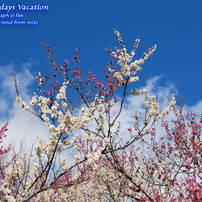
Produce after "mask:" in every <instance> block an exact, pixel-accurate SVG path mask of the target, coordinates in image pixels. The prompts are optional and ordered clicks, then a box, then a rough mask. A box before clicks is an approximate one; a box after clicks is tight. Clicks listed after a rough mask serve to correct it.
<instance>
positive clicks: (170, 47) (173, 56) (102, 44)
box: [0, 0, 202, 105]
mask: <svg viewBox="0 0 202 202" xmlns="http://www.w3.org/2000/svg"><path fill="white" fill-rule="evenodd" d="M3 3H4V4H5V5H17V4H25V5H32V4H41V5H48V6H49V10H48V11H43V12H40V11H19V12H18V13H23V14H24V19H28V20H38V21H39V24H38V25H33V26H31V25H1V26H0V36H1V37H0V41H1V51H0V52H1V55H0V64H1V65H2V66H3V65H6V64H11V63H12V64H13V65H14V67H15V70H16V71H19V70H20V68H21V64H22V63H25V62H27V61H31V63H32V66H31V67H30V68H31V69H30V70H31V71H32V72H33V73H34V74H36V72H37V70H40V71H41V72H43V73H44V74H45V73H49V70H50V66H49V60H48V59H47V57H46V51H45V49H44V46H42V43H46V44H50V45H51V46H52V48H53V49H54V50H55V59H56V62H57V64H58V66H59V65H60V64H62V63H63V61H64V59H67V60H68V61H72V58H73V54H74V50H75V48H78V50H79V59H80V61H81V62H80V66H79V67H80V68H82V69H83V70H84V71H87V70H88V69H91V70H93V72H95V73H97V74H100V73H101V72H102V70H103V69H104V68H105V64H106V63H108V62H109V60H110V56H109V55H108V54H107V53H106V52H105V48H109V47H110V45H111V47H115V46H117V44H116V36H115V34H114V31H113V29H114V28H117V29H118V30H119V31H120V32H121V35H122V37H123V42H124V43H125V45H126V47H127V49H128V50H131V49H132V46H133V45H134V41H135V39H136V38H137V36H140V39H141V43H140V46H139V49H138V51H137V58H139V57H141V56H142V54H143V53H144V52H145V51H146V50H147V48H149V47H151V46H152V45H154V44H157V45H158V47H157V50H156V51H155V53H154V54H153V55H152V56H151V57H150V58H149V60H148V61H146V63H145V64H144V65H143V71H142V72H141V73H140V74H139V76H140V82H139V84H137V85H143V84H144V82H145V81H146V80H147V79H149V78H152V77H154V76H157V75H163V77H162V79H161V81H160V82H164V84H165V82H173V83H174V84H175V85H176V88H177V89H178V92H179V95H181V96H183V97H184V101H185V102H186V103H187V104H190V105H192V104H196V103H197V101H199V100H200V99H201V98H202V94H201V86H202V80H201V74H202V60H201V52H202V51H201V47H202V39H201V36H202V26H201V25H202V1H197V0H194V1H185V0H178V1H174V0H169V1H166V0H164V1H160V0H159V1H157V0H154V1H150V0H141V1H136V0H131V1H129V0H125V1H120V0H116V1H114V0H110V1H109V0H103V1H93V0H86V1H84V0H78V1H70V0H59V1H54V0H52V1H50V0H46V1H45V0H40V1H37V0H26V1H25V0H24V1H20V0H18V1H15V0H13V1H8V0H5V1H1V5H2V4H3ZM11 12H12V11H10V13H11ZM1 13H6V12H5V11H1ZM13 13H16V11H15V12H13ZM9 19H10V18H9ZM0 20H2V19H0ZM4 20H7V19H4ZM19 20H20V18H19Z"/></svg>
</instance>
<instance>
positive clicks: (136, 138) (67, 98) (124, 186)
mask: <svg viewBox="0 0 202 202" xmlns="http://www.w3.org/2000/svg"><path fill="white" fill-rule="evenodd" d="M115 33H116V35H117V42H118V43H119V44H120V47H121V48H120V49H119V48H116V52H113V51H112V50H108V49H106V50H107V52H108V53H109V54H110V55H111V56H112V58H113V59H112V60H111V62H110V64H109V65H107V70H105V71H104V74H105V77H106V81H105V82H102V81H100V80H99V79H98V78H97V77H96V75H94V74H93V73H92V72H91V71H88V77H87V79H85V78H82V74H83V72H82V71H81V70H80V69H79V68H78V63H79V60H78V51H77V50H76V52H75V55H74V59H73V60H74V61H75V67H74V68H69V67H68V62H67V60H65V61H64V64H63V65H61V67H58V66H57V65H56V63H55V61H54V58H53V54H54V51H53V50H51V48H50V46H49V45H45V47H46V50H47V51H48V57H50V64H51V65H52V66H53V70H52V76H50V75H49V76H46V77H42V76H41V73H40V72H39V73H38V76H37V83H38V93H34V95H33V97H32V100H31V101H30V105H31V107H32V108H31V109H30V107H29V106H28V105H27V104H26V103H25V102H23V101H21V97H20V94H19V92H18V85H17V80H16V75H15V74H14V81H15V87H16V92H17V102H18V103H19V104H20V105H21V108H22V109H24V110H27V111H28V112H30V113H32V114H33V115H35V116H37V117H38V118H39V119H41V120H42V121H43V122H44V124H45V125H46V126H47V130H48V131H49V133H50V136H49V137H48V139H47V140H44V139H43V138H42V137H41V136H40V134H36V136H37V139H38V142H39V144H38V145H37V146H35V147H34V151H35V154H36V157H37V158H35V159H33V160H32V158H33V157H32V156H33V155H27V154H26V153H25V154H23V153H21V155H19V156H18V158H16V160H15V161H14V162H13V167H11V166H8V168H7V169H6V170H5V173H6V174H5V178H4V180H3V181H2V186H1V188H0V191H2V192H3V193H4V195H5V197H4V198H5V200H7V201H29V200H33V201H42V200H45V201H88V200H89V201H96V200H99V201H107V200H108V201H127V200H128V201H176V200H177V201H178V200H187V201H194V200H195V201H200V200H201V197H202V193H201V191H200V190H201V168H200V165H201V159H202V158H201V151H202V150H201V148H202V147H201V146H202V145H201V142H200V137H201V126H200V124H198V123H197V121H196V119H195V115H194V114H187V115H186V116H184V115H183V110H182V105H179V109H178V110H176V109H175V108H174V105H175V103H176V101H175V95H174V94H172V97H171V99H170V100H169V102H168V107H167V108H166V109H165V110H162V112H160V106H159V103H158V101H157V100H156V96H155V95H153V96H151V97H149V96H148V92H147V90H145V89H143V90H142V91H138V90H135V89H134V90H132V91H130V92H129V90H128V88H129V86H130V85H133V83H134V82H136V81H138V79H139V77H138V76H136V74H137V73H138V71H140V70H141V69H142V67H141V66H140V65H142V64H143V63H144V62H145V61H146V60H147V59H148V57H149V56H150V55H151V54H152V53H153V52H154V50H155V49H156V45H155V46H154V47H152V48H151V49H148V50H147V52H146V53H144V55H143V58H141V59H139V60H134V61H133V57H134V55H135V51H136V49H137V47H138V44H139V42H140V39H139V38H138V39H137V40H136V43H135V45H134V47H133V50H132V52H131V53H130V54H128V53H127V51H126V48H125V46H124V45H123V43H122V38H121V37H120V33H119V32H118V31H117V30H115ZM117 92H120V93H122V95H121V99H120V100H118V99H117V98H116V97H115V93H117ZM128 94H130V95H131V94H132V95H134V96H144V97H145V101H144V103H143V104H144V105H145V111H144V114H142V113H138V109H137V111H136V112H134V123H133V125H132V126H131V127H130V128H128V131H125V135H126V136H129V137H130V140H129V141H128V140H125V139H124V138H123V139H121V135H120V127H121V123H120V122H119V121H120V120H119V118H120V115H121V113H122V111H123V107H124V103H125V100H126V97H127V95H128ZM134 102H135V97H134ZM115 106H118V111H117V110H114V107H115ZM173 110H174V113H175V116H176V120H173V123H174V125H175V127H174V128H173V129H172V130H171V129H170V128H169V124H168V123H167V122H166V121H162V126H163V127H164V128H165V134H166V135H164V136H162V137H159V135H158V134H157V133H158V130H157V129H156V128H155V123H156V122H157V121H158V122H159V121H161V120H163V119H164V117H165V116H166V115H168V114H169V113H170V112H171V111H173ZM67 158H68V159H67ZM11 179H14V180H11ZM187 183H188V184H189V186H185V185H186V184H187ZM5 190H6V191H5Z"/></svg>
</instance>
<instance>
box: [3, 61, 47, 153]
mask: <svg viewBox="0 0 202 202" xmlns="http://www.w3.org/2000/svg"><path fill="white" fill-rule="evenodd" d="M21 66H22V70H21V71H20V72H16V75H17V80H18V81H20V82H19V91H20V95H21V96H22V99H23V101H25V102H26V103H29V101H30V100H31V95H32V93H33V92H30V90H29V89H30V85H31V84H32V83H33V81H34V76H33V75H32V74H31V73H30V71H29V69H30V68H31V63H30V62H28V63H24V64H22V65H21ZM13 72H14V65H13V64H10V65H6V66H1V67H0V80H1V95H0V104H1V110H0V112H1V114H2V116H1V117H0V126H3V125H4V124H5V123H6V122H7V121H9V124H8V131H7V132H6V135H7V138H5V139H4V145H8V144H9V143H10V142H12V143H14V145H15V149H16V151H17V150H18V149H19V147H20V142H21V141H23V142H24V144H25V145H26V147H27V148H31V146H32V144H33V143H35V144H36V143H37V140H36V137H35V133H40V134H41V135H42V136H45V135H46V136H47V135H48V133H47V127H46V126H45V125H44V124H43V123H42V122H41V121H40V120H39V119H38V118H37V117H34V116H33V115H32V114H31V113H29V112H28V111H23V110H21V108H20V105H18V104H17V103H16V90H15V87H14V85H13V84H14V81H13V75H12V74H13Z"/></svg>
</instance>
